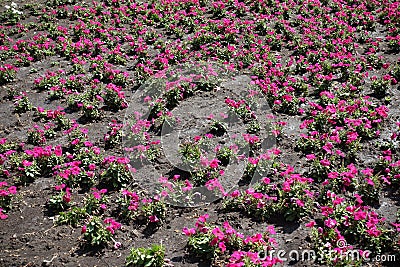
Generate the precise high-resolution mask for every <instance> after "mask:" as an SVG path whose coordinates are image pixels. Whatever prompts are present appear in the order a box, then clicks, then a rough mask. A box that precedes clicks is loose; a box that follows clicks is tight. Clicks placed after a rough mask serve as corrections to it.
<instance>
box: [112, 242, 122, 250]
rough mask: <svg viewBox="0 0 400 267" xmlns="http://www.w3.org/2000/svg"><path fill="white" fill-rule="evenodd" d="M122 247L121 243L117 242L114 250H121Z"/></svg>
mask: <svg viewBox="0 0 400 267" xmlns="http://www.w3.org/2000/svg"><path fill="white" fill-rule="evenodd" d="M121 246H122V244H121V242H115V243H114V248H115V249H119V248H120V247H121Z"/></svg>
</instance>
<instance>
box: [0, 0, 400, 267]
mask: <svg viewBox="0 0 400 267" xmlns="http://www.w3.org/2000/svg"><path fill="white" fill-rule="evenodd" d="M6 3H9V1H1V0H0V6H1V7H0V12H2V11H4V8H3V6H4V5H5V4H6ZM28 3H33V4H34V5H38V6H41V7H42V6H44V4H45V1H40V0H38V1H24V2H20V3H18V4H19V5H20V6H22V5H23V4H28ZM22 22H23V23H29V22H35V16H33V15H32V16H27V17H26V18H24V20H23V21H22ZM58 23H59V25H68V23H69V21H68V20H66V19H61V20H60V21H59V22H58ZM155 30H156V31H158V32H159V33H161V34H163V36H165V37H163V38H165V39H171V40H173V39H174V36H172V35H171V34H167V33H165V32H164V29H156V27H155ZM382 30H383V29H382ZM376 34H379V29H377V31H376ZM34 35H35V33H33V32H32V31H28V32H27V33H22V34H19V35H18V34H17V35H14V36H12V37H13V38H15V39H21V38H22V39H28V38H30V37H32V36H34ZM383 51H384V53H383V56H384V58H385V60H386V61H388V62H395V61H396V60H397V59H396V56H397V55H392V54H390V53H389V52H387V53H386V52H385V51H386V50H385V48H383ZM280 55H281V56H282V58H283V60H282V61H283V62H285V60H286V59H287V58H288V57H289V55H290V51H287V50H285V49H282V50H281V52H280ZM129 64H133V62H129V63H128V64H127V65H126V66H119V67H120V69H121V70H123V71H127V72H128V73H130V74H131V75H133V73H132V71H130V70H129V67H127V66H129ZM59 68H63V69H65V70H67V71H68V70H69V69H70V68H71V62H69V61H68V60H66V59H65V58H62V57H61V56H60V55H55V56H51V57H47V58H45V59H42V60H40V61H37V62H34V63H31V65H30V66H28V67H20V68H19V71H18V72H17V76H16V78H15V80H14V81H13V82H12V83H8V84H5V85H3V86H1V88H0V137H1V138H7V140H10V141H15V142H17V143H20V142H26V140H27V132H28V129H30V128H31V127H32V126H33V125H34V124H35V122H34V120H33V112H27V113H23V114H16V113H15V112H14V104H13V101H12V100H10V99H9V96H8V94H9V93H8V92H9V91H10V90H11V91H25V92H27V96H28V98H29V100H30V101H31V102H32V104H33V106H35V107H36V106H41V107H45V108H46V109H56V108H57V106H63V107H66V102H65V100H53V101H49V100H48V98H47V92H38V91H37V90H35V89H33V86H34V84H33V81H34V80H35V79H36V78H37V77H39V76H40V75H43V74H44V73H45V72H47V71H55V70H57V69H59ZM32 69H35V70H36V71H37V72H32ZM376 75H379V73H377V74H376ZM239 77H240V76H239ZM244 84H245V81H242V80H240V79H239V81H237V82H236V83H234V84H233V85H232V84H231V85H230V89H231V90H235V86H236V87H241V86H244ZM366 87H368V82H367V84H366ZM137 89H138V84H131V85H130V86H129V88H127V89H126V90H124V92H125V94H126V99H127V101H128V102H130V99H131V97H133V96H134V95H135V91H136V90H137ZM391 90H392V92H391V95H392V98H391V102H390V105H388V107H389V110H390V118H389V120H388V122H387V123H386V124H385V128H384V129H382V130H381V131H382V132H388V133H390V132H393V128H394V123H393V122H394V121H396V120H397V119H398V118H399V117H400V114H399V110H398V104H399V103H400V94H399V92H398V88H396V87H392V89H391ZM369 93H370V92H368V89H367V92H366V94H369ZM210 98H212V95H211V96H210ZM204 105H207V103H205V104H204ZM193 111H194V112H196V109H193ZM125 113H126V110H119V111H107V110H105V111H104V115H103V116H102V118H101V119H100V120H98V121H94V122H88V121H85V120H83V119H82V118H81V114H79V113H78V112H73V111H68V110H67V115H66V116H67V117H68V118H70V119H75V120H77V121H78V122H79V124H81V125H82V126H84V127H85V128H87V129H88V139H89V141H91V142H92V143H93V144H94V145H95V146H98V147H100V148H101V153H104V154H107V155H117V156H123V155H124V154H123V150H122V148H121V147H117V148H113V149H106V148H105V145H104V140H103V137H104V134H105V133H106V131H107V125H108V123H109V122H111V121H112V120H116V121H118V122H122V121H123V120H124V116H125ZM275 120H276V121H286V122H287V126H285V127H283V134H282V135H281V137H280V138H279V139H278V140H277V145H278V147H279V149H280V150H281V151H282V157H281V159H280V160H281V161H282V162H283V163H286V164H290V165H291V166H293V167H294V168H295V170H296V171H297V172H299V173H305V172H306V171H307V169H306V167H305V166H306V164H305V160H304V158H303V156H302V154H301V153H300V152H298V151H296V149H295V139H296V138H297V137H298V136H299V134H300V133H301V132H302V130H300V129H299V125H300V124H301V122H302V117H301V116H299V115H286V114H282V113H276V114H275ZM385 138H386V137H385V135H382V137H380V139H379V140H378V141H377V140H373V141H370V142H366V143H365V144H363V147H362V150H361V151H360V153H359V156H358V157H357V160H356V161H357V164H358V166H364V167H368V166H371V165H372V164H374V163H375V162H376V161H377V155H378V154H379V149H378V148H377V147H376V143H379V142H383V141H384V140H386V139H385ZM57 144H61V145H66V144H67V140H66V136H63V134H62V133H61V132H59V133H57V135H56V137H55V138H53V139H50V140H49V141H48V142H47V145H57ZM30 147H32V145H28V144H26V145H25V147H24V148H30ZM159 161H160V164H159V165H158V166H156V168H157V169H159V170H160V172H164V173H168V171H170V169H171V166H170V165H168V164H166V163H165V158H160V159H159ZM148 172H151V170H148ZM147 174H148V175H152V174H151V173H147ZM143 175H146V173H144V174H143ZM55 185H56V181H55V180H54V178H52V177H38V178H36V179H35V181H34V182H33V183H30V184H28V185H19V186H18V194H17V195H16V196H15V198H14V199H13V207H12V209H11V210H10V211H9V212H8V213H7V214H8V218H7V219H6V220H1V221H0V266H4V267H11V266H21V267H22V266H24V267H28V266H32V267H33V266H55V267H57V266H71V267H72V266H98V267H100V266H107V267H109V266H124V265H125V258H126V257H127V256H128V254H129V252H130V249H131V248H132V247H148V246H150V245H151V244H160V243H161V244H163V246H165V248H166V258H167V259H169V261H170V263H171V264H173V266H176V267H194V266H199V267H207V266H211V263H210V262H209V261H207V260H203V259H201V258H196V257H194V256H193V255H191V254H190V253H188V248H187V237H186V236H185V235H183V234H182V228H184V227H189V226H193V225H194V223H195V221H196V219H197V218H198V216H199V215H202V214H204V213H208V214H210V219H209V221H210V222H211V223H216V224H222V223H223V222H224V221H226V220H228V221H229V222H230V223H231V225H232V226H233V227H234V228H235V229H238V230H239V231H240V232H242V233H244V234H254V233H257V232H260V231H265V229H266V227H267V226H268V225H271V224H272V225H274V226H275V227H276V231H277V235H276V239H277V241H278V244H279V248H280V249H283V250H285V251H291V250H292V249H311V248H312V242H311V240H310V229H309V228H306V227H305V226H304V224H305V223H307V222H309V220H310V218H302V219H300V220H299V221H297V222H287V221H285V220H284V219H283V218H280V217H274V218H270V219H269V220H268V222H263V221H258V220H254V219H251V218H248V217H246V216H245V215H243V214H241V213H240V212H226V211H222V201H221V200H217V201H215V202H213V203H210V204H207V205H205V206H202V207H193V208H180V207H172V206H171V207H168V209H167V216H166V218H165V222H164V223H162V224H161V225H160V226H159V227H158V228H151V227H150V228H149V227H147V226H146V225H141V224H135V223H123V226H122V228H121V230H120V231H118V233H117V234H116V235H115V236H114V238H115V239H116V240H118V241H119V242H121V243H122V247H121V248H119V249H114V248H113V247H112V246H108V247H105V248H104V247H98V248H96V247H88V246H85V243H84V242H83V240H82V234H81V228H80V227H72V226H66V225H61V226H59V225H55V223H54V222H55V220H56V214H54V212H52V211H51V210H49V208H48V201H49V198H50V197H51V196H52V195H53V193H54V191H53V188H54V186H55ZM74 194H75V195H74V197H75V199H76V200H82V199H83V194H81V193H79V192H75V193H74ZM117 194H118V192H117V191H111V192H110V194H109V198H110V202H109V203H111V204H110V206H111V207H110V210H112V207H113V205H114V206H115V205H116V204H115V203H114V202H113V201H114V200H115V199H116V198H117ZM379 203H380V205H378V206H377V207H375V208H376V210H377V211H378V212H379V214H380V215H382V216H384V217H386V218H387V219H388V220H389V221H392V222H394V221H396V220H397V217H396V213H397V210H398V208H399V207H400V196H399V195H398V193H397V192H391V191H390V190H386V191H384V192H383V194H382V196H381V197H380V200H379ZM107 212H108V211H107ZM107 214H108V213H107ZM108 215H110V216H112V215H113V214H112V213H111V211H110V213H109V214H108ZM287 264H288V265H289V266H297V267H299V266H314V265H313V263H310V262H288V263H287ZM385 264H386V266H397V265H396V264H397V263H385ZM390 264H392V265H390ZM369 266H374V265H372V264H371V265H369ZM376 266H379V265H376Z"/></svg>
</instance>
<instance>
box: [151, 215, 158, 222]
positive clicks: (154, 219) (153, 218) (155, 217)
mask: <svg viewBox="0 0 400 267" xmlns="http://www.w3.org/2000/svg"><path fill="white" fill-rule="evenodd" d="M149 220H150V222H152V223H154V222H158V221H160V220H159V219H158V218H157V216H155V215H151V216H149Z"/></svg>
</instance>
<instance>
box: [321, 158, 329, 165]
mask: <svg viewBox="0 0 400 267" xmlns="http://www.w3.org/2000/svg"><path fill="white" fill-rule="evenodd" d="M320 163H321V165H322V166H329V165H331V163H330V161H329V160H327V159H322V160H320Z"/></svg>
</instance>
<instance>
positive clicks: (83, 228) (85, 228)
mask: <svg viewBox="0 0 400 267" xmlns="http://www.w3.org/2000/svg"><path fill="white" fill-rule="evenodd" d="M86 230H87V226H86V225H83V226H82V230H81V234H84V233H86Z"/></svg>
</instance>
